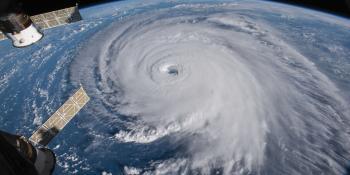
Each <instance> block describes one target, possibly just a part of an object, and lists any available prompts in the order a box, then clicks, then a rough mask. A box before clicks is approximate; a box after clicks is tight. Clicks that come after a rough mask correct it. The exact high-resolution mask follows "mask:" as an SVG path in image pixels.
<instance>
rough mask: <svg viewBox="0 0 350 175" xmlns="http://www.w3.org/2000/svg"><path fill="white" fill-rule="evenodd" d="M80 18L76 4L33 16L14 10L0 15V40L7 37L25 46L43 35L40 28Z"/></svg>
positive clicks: (17, 45)
mask: <svg viewBox="0 0 350 175" xmlns="http://www.w3.org/2000/svg"><path fill="white" fill-rule="evenodd" d="M80 20H82V17H81V15H80V13H79V9H78V5H76V6H73V7H69V8H64V9H60V10H55V11H51V12H47V13H42V14H38V15H34V16H29V15H27V14H26V13H25V12H23V11H21V10H14V11H12V12H8V13H4V14H1V15H0V31H1V32H0V40H4V39H6V38H8V39H11V40H12V43H13V45H14V46H15V47H26V46H29V45H31V44H33V43H36V42H37V41H39V40H40V39H41V38H42V37H43V33H42V32H41V31H42V30H45V29H48V28H53V27H57V26H61V25H65V24H69V23H73V22H76V21H80Z"/></svg>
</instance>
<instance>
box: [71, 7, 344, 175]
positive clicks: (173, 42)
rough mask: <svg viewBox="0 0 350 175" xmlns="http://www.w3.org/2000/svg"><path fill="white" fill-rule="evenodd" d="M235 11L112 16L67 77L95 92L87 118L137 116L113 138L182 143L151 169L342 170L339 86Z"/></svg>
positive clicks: (272, 33) (174, 9) (277, 35)
mask: <svg viewBox="0 0 350 175" xmlns="http://www.w3.org/2000/svg"><path fill="white" fill-rule="evenodd" d="M235 8H237V7H236V4H233V3H221V4H184V5H177V6H173V7H169V8H164V9H159V10H156V11H152V12H143V13H139V14H135V15H130V16H126V17H124V18H118V19H115V20H114V21H113V22H112V23H111V24H110V25H109V26H107V27H106V28H105V29H103V30H102V31H100V32H99V33H97V34H96V35H95V36H93V37H92V38H91V39H90V40H89V41H88V42H87V44H85V45H84V46H83V47H82V49H81V50H82V51H81V52H80V54H79V55H78V57H77V58H75V61H74V63H73V64H72V69H71V78H72V79H73V80H74V81H79V82H81V83H82V84H84V86H86V88H87V91H88V92H89V93H90V94H91V95H92V97H93V98H92V99H94V102H93V103H94V105H93V108H94V109H92V110H91V111H94V112H95V113H96V112H98V113H99V114H100V115H103V116H106V117H107V118H120V116H124V117H125V116H126V118H131V119H130V120H127V119H120V120H121V121H123V120H125V122H124V123H123V122H122V123H123V125H124V129H121V130H120V131H118V132H117V133H115V135H114V136H113V139H114V141H115V142H121V143H130V144H150V143H153V142H156V141H158V140H160V139H166V138H168V139H169V138H171V139H169V140H168V143H169V144H174V145H176V144H180V143H181V144H182V145H181V146H182V147H183V148H182V149H181V150H182V153H181V154H180V153H179V154H175V156H173V158H169V159H168V160H165V161H160V162H159V163H158V164H152V163H150V166H153V168H151V169H150V170H147V171H146V170H145V171H144V172H145V173H150V174H153V173H155V174H157V173H159V174H169V173H170V174H171V173H174V172H177V173H181V172H182V173H185V174H186V173H189V172H193V173H194V172H200V173H201V174H211V173H213V171H219V172H222V173H223V174H235V173H240V174H256V173H268V174H316V173H320V172H323V173H325V174H340V173H344V172H345V170H344V166H345V165H346V158H349V150H350V148H349V147H350V145H349V140H348V139H349V134H348V133H346V132H339V131H340V130H346V128H347V127H348V126H347V125H346V123H347V122H348V119H347V118H346V117H348V115H349V114H348V112H347V111H345V110H344V107H345V106H346V102H345V101H344V99H343V98H342V97H341V95H340V94H339V93H338V91H339V90H338V89H337V87H336V86H335V85H334V84H333V83H332V82H331V81H330V80H329V78H328V77H327V76H326V75H324V74H323V73H322V72H321V71H319V70H318V68H317V67H316V66H315V65H314V64H313V63H312V62H311V61H310V60H308V58H307V57H305V56H303V55H302V54H301V53H299V52H298V50H297V49H296V48H295V46H294V45H292V44H289V43H288V42H285V41H284V40H283V39H282V38H281V37H280V36H281V35H282V33H280V32H279V31H278V30H276V29H274V28H273V27H271V26H269V25H268V24H267V23H265V22H264V21H263V20H259V19H258V18H257V17H256V16H248V15H244V14H241V13H239V11H235ZM78 67H79V69H78ZM77 70H79V71H77ZM334 138H336V141H335V140H334ZM333 147H337V148H339V150H340V151H339V150H338V151H334V150H332V149H328V148H333ZM154 149H167V148H166V147H161V148H159V147H158V148H154ZM125 166H128V165H125ZM137 168H138V167H136V169H137ZM126 171H128V167H126Z"/></svg>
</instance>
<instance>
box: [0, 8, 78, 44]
mask: <svg viewBox="0 0 350 175" xmlns="http://www.w3.org/2000/svg"><path fill="white" fill-rule="evenodd" d="M30 19H31V20H32V21H33V23H34V24H35V25H36V26H37V27H39V28H40V29H42V30H45V29H48V28H53V27H57V26H61V25H65V24H69V23H73V22H77V21H80V20H82V17H81V15H80V13H79V10H78V6H74V7H69V8H65V9H60V10H55V11H52V12H47V13H42V14H38V15H34V16H31V17H30ZM4 39H6V36H5V35H4V34H3V33H1V32H0V40H4Z"/></svg>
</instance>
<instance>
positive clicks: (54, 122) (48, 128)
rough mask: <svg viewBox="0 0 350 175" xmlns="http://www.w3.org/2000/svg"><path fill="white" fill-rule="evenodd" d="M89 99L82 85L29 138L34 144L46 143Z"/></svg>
mask: <svg viewBox="0 0 350 175" xmlns="http://www.w3.org/2000/svg"><path fill="white" fill-rule="evenodd" d="M89 100H90V97H89V96H88V95H87V94H86V92H85V91H84V89H83V87H80V89H79V90H78V91H77V92H76V93H75V94H74V95H73V96H71V97H70V98H69V99H68V100H67V101H66V102H65V103H64V104H63V105H62V106H61V107H60V108H59V109H58V110H57V111H56V112H55V113H54V114H53V115H52V116H51V117H50V118H49V119H48V120H47V121H46V122H45V123H44V124H43V125H41V126H40V128H39V129H38V130H37V131H35V133H34V134H33V135H32V136H31V137H30V138H29V140H30V141H32V142H33V143H34V144H40V145H43V146H45V145H47V144H48V143H49V142H50V141H51V139H52V138H54V137H55V136H56V135H57V134H58V133H59V132H60V131H61V130H62V129H63V128H64V127H65V126H66V125H67V124H68V123H69V121H70V120H71V119H72V118H73V117H74V116H75V115H76V114H77V113H78V112H79V111H80V109H82V108H83V107H84V106H85V104H86V103H87V102H88V101H89Z"/></svg>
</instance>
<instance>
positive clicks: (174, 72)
mask: <svg viewBox="0 0 350 175" xmlns="http://www.w3.org/2000/svg"><path fill="white" fill-rule="evenodd" d="M167 73H168V74H169V75H172V76H177V75H178V74H179V70H178V69H177V67H176V66H169V67H168V68H167Z"/></svg>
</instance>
